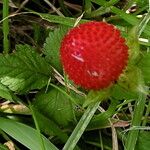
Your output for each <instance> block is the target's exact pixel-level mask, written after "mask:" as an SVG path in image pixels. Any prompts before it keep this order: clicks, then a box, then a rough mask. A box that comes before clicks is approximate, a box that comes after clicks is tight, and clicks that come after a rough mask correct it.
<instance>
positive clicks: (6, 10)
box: [3, 0, 9, 54]
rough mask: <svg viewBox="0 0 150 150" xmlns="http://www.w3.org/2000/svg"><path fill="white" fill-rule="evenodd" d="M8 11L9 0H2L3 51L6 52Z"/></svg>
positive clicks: (7, 45)
mask: <svg viewBox="0 0 150 150" xmlns="http://www.w3.org/2000/svg"><path fill="white" fill-rule="evenodd" d="M8 12H9V1H8V0H3V19H4V21H3V35H4V38H3V53H5V54H7V53H8V52H9V40H8V34H9V20H8V18H6V17H8Z"/></svg>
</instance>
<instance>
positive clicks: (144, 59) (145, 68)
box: [138, 52, 150, 84]
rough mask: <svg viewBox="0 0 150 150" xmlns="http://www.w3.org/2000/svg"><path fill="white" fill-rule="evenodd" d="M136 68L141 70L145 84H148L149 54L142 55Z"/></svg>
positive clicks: (149, 80)
mask: <svg viewBox="0 0 150 150" xmlns="http://www.w3.org/2000/svg"><path fill="white" fill-rule="evenodd" d="M138 66H139V68H140V69H141V70H142V74H143V76H144V79H145V82H146V83H147V84H150V52H146V53H144V54H143V57H142V59H141V60H140V62H139V64H138Z"/></svg>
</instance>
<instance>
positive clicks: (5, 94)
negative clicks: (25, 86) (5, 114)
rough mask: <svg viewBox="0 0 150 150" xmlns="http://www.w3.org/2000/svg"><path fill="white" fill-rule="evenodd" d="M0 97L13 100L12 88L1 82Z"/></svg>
mask: <svg viewBox="0 0 150 150" xmlns="http://www.w3.org/2000/svg"><path fill="white" fill-rule="evenodd" d="M0 97H2V98H4V99H7V100H9V101H12V96H11V93H10V90H9V89H8V88H7V87H6V86H4V85H3V84H1V83H0Z"/></svg>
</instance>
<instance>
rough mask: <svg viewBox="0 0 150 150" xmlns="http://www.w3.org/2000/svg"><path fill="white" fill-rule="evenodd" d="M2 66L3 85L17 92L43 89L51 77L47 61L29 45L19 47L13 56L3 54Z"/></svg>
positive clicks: (0, 76) (0, 70)
mask: <svg viewBox="0 0 150 150" xmlns="http://www.w3.org/2000/svg"><path fill="white" fill-rule="evenodd" d="M0 66H1V68H0V81H1V83H2V84H3V85H6V86H8V87H9V88H10V89H11V90H12V91H17V92H26V91H29V90H33V89H41V88H42V87H44V86H45V85H46V84H47V82H48V80H49V78H50V75H51V68H50V66H49V64H48V63H47V62H46V60H45V59H44V58H42V57H41V56H40V55H39V54H38V53H36V52H35V50H34V49H33V48H32V47H30V46H28V45H18V46H17V48H16V52H15V53H13V54H10V55H2V54H1V55H0Z"/></svg>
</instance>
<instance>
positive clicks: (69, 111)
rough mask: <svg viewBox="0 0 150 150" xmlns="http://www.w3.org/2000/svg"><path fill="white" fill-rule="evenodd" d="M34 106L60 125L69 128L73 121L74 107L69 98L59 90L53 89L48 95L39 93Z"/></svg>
mask: <svg viewBox="0 0 150 150" xmlns="http://www.w3.org/2000/svg"><path fill="white" fill-rule="evenodd" d="M34 106H35V107H36V108H37V110H39V111H40V112H41V113H42V114H44V115H46V116H47V117H49V118H51V119H52V120H54V121H55V122H57V123H58V124H59V125H63V126H67V125H68V124H69V123H71V122H72V121H73V118H74V115H73V105H72V104H71V101H70V100H69V99H68V97H66V96H65V95H64V94H63V93H61V92H60V91H58V90H57V89H51V90H49V91H48V92H47V93H42V92H41V93H39V94H38V95H37V96H36V100H35V103H34Z"/></svg>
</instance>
